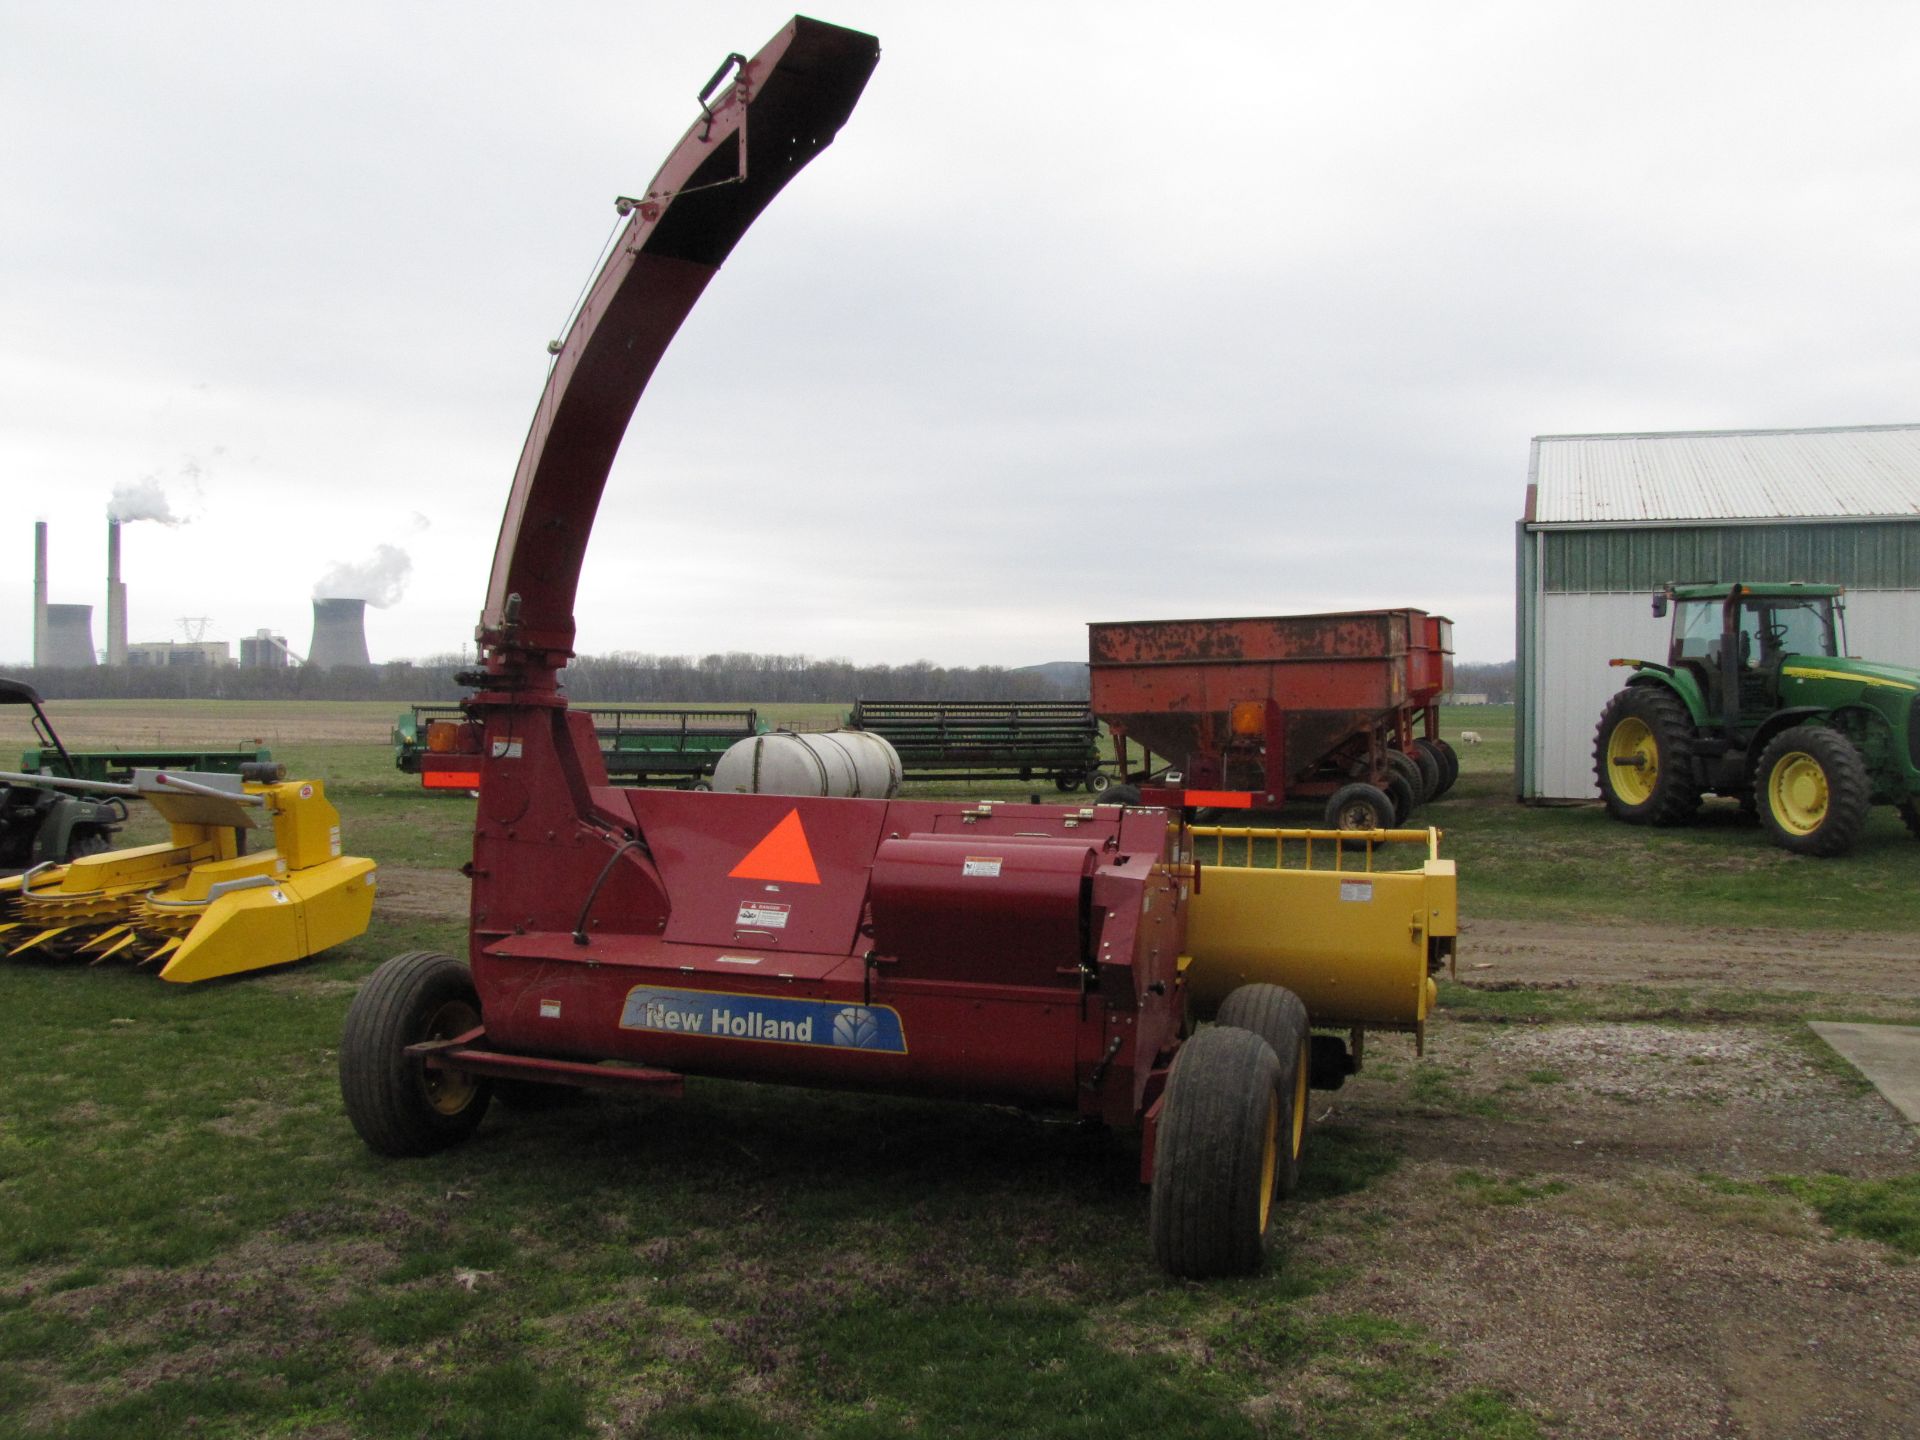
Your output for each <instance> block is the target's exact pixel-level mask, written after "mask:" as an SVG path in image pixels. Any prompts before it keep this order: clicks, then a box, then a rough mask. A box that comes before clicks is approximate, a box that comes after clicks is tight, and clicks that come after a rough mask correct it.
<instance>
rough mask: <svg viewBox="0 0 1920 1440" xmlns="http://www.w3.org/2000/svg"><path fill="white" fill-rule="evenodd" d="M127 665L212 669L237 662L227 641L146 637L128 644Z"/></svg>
mask: <svg viewBox="0 0 1920 1440" xmlns="http://www.w3.org/2000/svg"><path fill="white" fill-rule="evenodd" d="M126 663H127V664H129V665H131V666H133V667H134V668H135V669H148V670H155V669H160V670H163V669H167V668H169V667H175V666H181V665H188V666H192V667H194V668H196V669H201V670H212V669H217V668H218V667H220V666H222V665H231V664H232V663H233V647H232V646H230V645H229V644H228V643H227V642H226V641H225V640H146V641H136V642H135V643H133V644H131V645H129V646H128V647H127V661H126Z"/></svg>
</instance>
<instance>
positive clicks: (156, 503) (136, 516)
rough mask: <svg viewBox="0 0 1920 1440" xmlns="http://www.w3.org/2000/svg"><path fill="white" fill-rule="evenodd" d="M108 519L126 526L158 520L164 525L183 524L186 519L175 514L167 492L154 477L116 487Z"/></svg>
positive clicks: (108, 507) (109, 505)
mask: <svg viewBox="0 0 1920 1440" xmlns="http://www.w3.org/2000/svg"><path fill="white" fill-rule="evenodd" d="M107 518H108V519H109V520H118V521H120V522H121V523H123V524H125V523H127V522H130V521H134V520H158V521H159V522H160V523H161V524H162V525H178V524H181V523H182V522H183V521H184V519H185V518H186V517H184V516H181V515H176V514H174V513H173V506H172V504H171V503H169V502H168V500H167V492H166V491H165V490H163V489H161V488H160V482H159V480H158V479H156V478H155V477H154V476H152V475H148V476H146V477H145V478H144V479H140V480H136V481H134V482H133V483H132V484H131V485H116V486H114V488H113V499H111V500H109V501H108V502H107Z"/></svg>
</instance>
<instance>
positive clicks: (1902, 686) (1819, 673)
mask: <svg viewBox="0 0 1920 1440" xmlns="http://www.w3.org/2000/svg"><path fill="white" fill-rule="evenodd" d="M1780 673H1781V674H1782V675H1791V676H1793V678H1794V679H1796V680H1854V681H1858V682H1859V683H1860V684H1862V685H1879V686H1881V687H1883V688H1884V689H1887V690H1920V685H1909V684H1907V683H1906V682H1905V681H1903V680H1883V679H1882V678H1881V677H1880V676H1878V675H1856V674H1855V673H1854V672H1853V671H1851V670H1815V669H1813V668H1812V667H1811V666H1808V665H1785V666H1782V667H1781V670H1780Z"/></svg>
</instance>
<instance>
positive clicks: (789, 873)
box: [727, 806, 820, 885]
mask: <svg viewBox="0 0 1920 1440" xmlns="http://www.w3.org/2000/svg"><path fill="white" fill-rule="evenodd" d="M727 878H728V879H730V880H779V881H784V882H786V883H787V884H791V885H818V884H819V883H820V872H819V871H818V870H816V869H815V868H814V865H813V849H812V847H811V846H809V845H808V844H807V832H806V831H805V830H804V829H802V828H801V825H800V810H799V807H798V806H796V807H795V808H793V809H792V810H789V811H788V812H787V818H786V819H784V820H782V821H781V822H780V823H779V824H778V825H776V826H774V827H773V829H771V830H769V831H768V832H767V836H766V839H764V840H762V841H761V842H760V843H759V844H758V845H756V846H754V847H753V849H751V850H749V851H748V852H747V853H746V855H745V857H744V858H743V859H742V860H741V861H740V863H739V864H738V865H736V866H734V867H733V869H731V870H729V871H728V872H727Z"/></svg>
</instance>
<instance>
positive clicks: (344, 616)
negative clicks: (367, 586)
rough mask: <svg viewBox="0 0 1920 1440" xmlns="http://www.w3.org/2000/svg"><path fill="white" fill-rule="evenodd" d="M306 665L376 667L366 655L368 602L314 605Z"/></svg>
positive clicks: (335, 602)
mask: <svg viewBox="0 0 1920 1440" xmlns="http://www.w3.org/2000/svg"><path fill="white" fill-rule="evenodd" d="M307 663H308V664H309V665H319V666H323V667H325V668H326V669H329V670H333V669H337V668H338V667H340V666H342V665H361V666H366V665H371V664H373V661H372V660H371V659H369V658H368V656H367V602H366V601H364V600H316V601H314V602H313V644H312V645H310V646H308V647H307Z"/></svg>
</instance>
